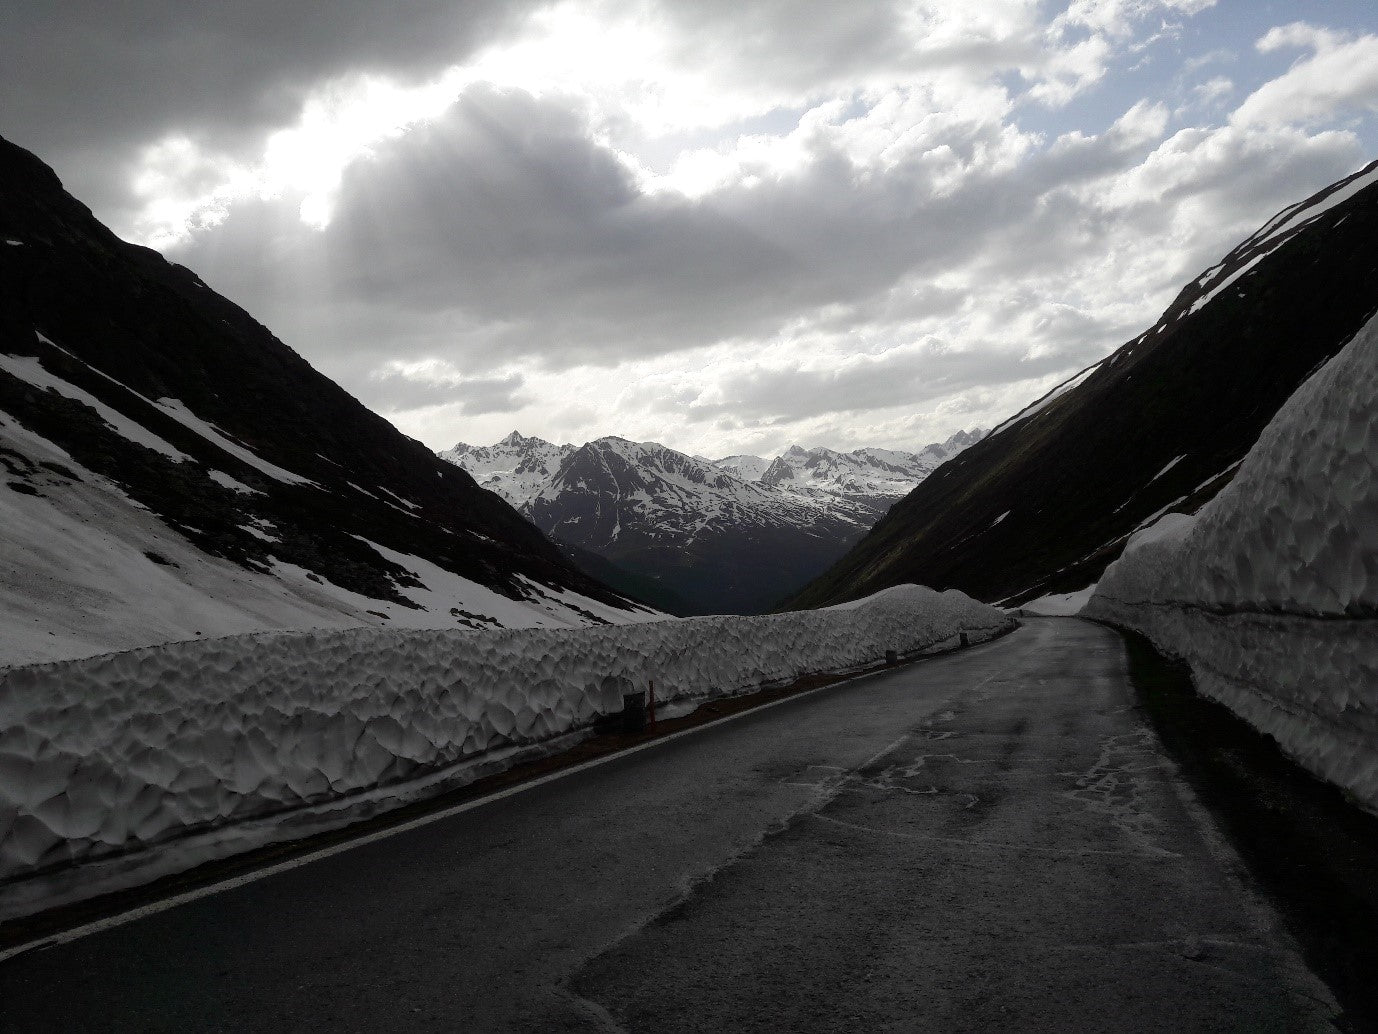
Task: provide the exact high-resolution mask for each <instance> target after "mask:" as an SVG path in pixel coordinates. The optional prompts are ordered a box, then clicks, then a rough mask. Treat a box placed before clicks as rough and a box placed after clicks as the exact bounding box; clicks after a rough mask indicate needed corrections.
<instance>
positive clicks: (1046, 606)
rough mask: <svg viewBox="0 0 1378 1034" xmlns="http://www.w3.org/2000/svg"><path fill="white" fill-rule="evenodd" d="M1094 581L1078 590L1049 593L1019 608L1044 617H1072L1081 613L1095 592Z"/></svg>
mask: <svg viewBox="0 0 1378 1034" xmlns="http://www.w3.org/2000/svg"><path fill="white" fill-rule="evenodd" d="M1095 591H1096V586H1095V584H1094V583H1092V584H1091V585H1088V586H1087V587H1086V588H1084V589H1078V590H1077V591H1076V592H1062V593H1049V594H1048V595H1046V596H1040V597H1038V599H1036V600H1029V602H1028V603H1024V604H1021V605H1020V606H1019V607H1018V608H1016V609H1018V610H1020V611H1022V612H1023V613H1025V614H1040V615H1042V616H1044V617H1072V616H1074V615H1076V614H1080V613H1081V612H1082V610H1083V609H1084V608H1085V606H1086V604H1087V603H1088V602H1089V601H1090V599H1091V596H1092V595H1093V594H1094V593H1095Z"/></svg>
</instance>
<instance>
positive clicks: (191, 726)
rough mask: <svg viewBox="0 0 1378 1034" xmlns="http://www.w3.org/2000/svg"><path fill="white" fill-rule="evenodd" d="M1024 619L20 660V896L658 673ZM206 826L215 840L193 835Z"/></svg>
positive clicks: (638, 631) (16, 902)
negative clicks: (46, 877) (42, 880)
mask: <svg viewBox="0 0 1378 1034" xmlns="http://www.w3.org/2000/svg"><path fill="white" fill-rule="evenodd" d="M1013 625H1014V622H1013V620H1012V619H1011V618H1009V617H1007V616H1006V615H1005V614H1003V613H1002V612H1000V611H998V610H996V609H994V608H992V607H988V606H986V605H984V604H980V603H977V602H975V601H973V600H972V599H970V598H969V597H967V596H965V595H963V594H961V593H958V592H945V593H937V592H934V591H932V590H929V589H922V588H918V587H914V586H905V587H901V588H899V589H892V590H889V591H887V592H885V593H882V594H879V595H878V596H876V597H875V598H872V599H871V600H868V601H864V602H863V603H862V604H861V605H858V606H855V607H852V608H849V609H836V610H828V611H804V612H796V613H788V614H778V615H766V616H761V617H705V618H694V619H688V620H667V621H659V622H652V623H648V624H640V625H621V626H607V627H593V628H579V629H519V630H495V631H488V632H469V631H464V632H458V631H453V630H445V631H406V630H384V629H373V628H357V629H348V630H342V631H326V632H316V633H261V634H255V635H245V636H232V637H228V638H223V639H215V640H198V641H190V642H183V643H174V644H170V645H166V646H159V647H147V648H143V649H136V650H130V651H127V652H124V653H116V654H108V655H104V656H100V657H91V658H85V659H81V660H74V661H66V662H60V663H50V664H39V665H32V666H28V667H18V668H11V669H8V670H5V671H0V887H3V886H4V885H5V884H8V886H7V887H5V888H4V894H3V897H5V898H7V899H8V903H7V904H4V905H0V916H3V915H4V914H5V913H6V912H8V913H11V914H13V913H15V912H18V911H24V910H32V909H33V908H35V907H40V906H41V905H43V904H48V903H52V897H53V893H52V892H50V891H49V890H42V889H40V890H37V891H36V890H34V889H33V887H35V886H38V884H34V883H33V881H32V878H33V877H38V876H42V875H43V874H44V873H53V872H55V871H60V870H66V871H68V872H70V871H71V870H72V867H73V866H83V865H86V864H89V863H98V862H100V861H101V860H102V859H112V858H121V857H122V858H124V859H128V858H129V856H131V855H135V856H140V855H141V856H144V860H147V856H149V855H158V854H160V853H161V854H163V855H164V856H165V857H166V856H168V855H169V852H168V851H167V850H165V849H167V848H169V847H172V848H175V851H173V852H172V853H178V855H179V859H180V860H179V862H178V866H180V867H185V866H189V865H191V864H194V863H196V862H199V861H203V860H205V858H206V857H210V856H215V855H217V854H225V853H229V852H230V851H232V850H236V849H243V848H244V847H246V846H249V845H250V844H252V843H254V842H257V843H265V842H271V841H272V840H275V839H283V838H284V837H290V836H293V835H299V834H294V833H291V832H288V833H284V832H282V822H281V819H282V817H284V816H291V815H293V814H299V813H301V812H302V811H303V810H310V809H312V808H318V807H321V806H328V807H330V808H332V809H337V807H338V805H339V804H340V802H342V801H346V802H347V801H348V800H349V799H350V798H351V797H352V796H357V795H366V794H367V792H368V791H371V790H376V788H378V787H380V786H385V787H386V786H391V787H395V788H405V786H415V785H416V783H417V782H418V780H420V781H427V780H431V778H432V777H433V776H434V774H435V773H436V772H437V771H441V770H445V769H450V768H453V767H454V766H456V765H461V764H463V763H467V762H470V761H472V760H473V759H479V758H482V757H485V756H491V755H492V754H493V753H494V752H500V751H501V750H502V749H503V748H510V747H512V746H514V745H521V744H531V743H537V742H540V741H548V740H550V739H551V738H553V737H557V736H560V735H561V734H565V733H569V732H571V731H573V730H577V729H580V728H582V727H587V726H589V725H590V724H591V722H592V721H593V720H594V719H595V717H596V716H598V715H599V714H601V713H608V712H613V711H617V710H619V709H620V708H621V705H622V694H623V692H624V691H630V690H633V689H642V688H645V686H646V682H647V680H648V679H654V680H655V683H656V694H657V697H658V699H660V700H664V701H672V700H675V699H687V698H694V697H707V696H711V695H716V694H722V693H735V692H743V691H748V690H752V689H755V688H757V687H759V686H761V685H764V684H770V683H779V682H784V681H789V680H793V679H795V678H797V677H799V676H801V675H804V674H808V673H813V672H819V671H842V670H854V669H859V668H863V667H865V666H867V665H870V664H873V663H875V662H877V661H879V660H882V659H883V658H884V656H885V653H886V651H887V650H896V651H899V652H901V653H908V652H913V651H921V650H925V649H928V648H933V647H936V646H940V645H943V644H946V643H949V642H952V641H954V640H955V637H957V636H958V634H959V633H960V632H967V633H968V634H969V635H970V636H971V637H972V638H973V639H975V640H980V639H983V638H987V637H989V636H992V635H995V634H997V633H999V632H1001V631H1005V630H1008V629H1009V628H1011V627H1013ZM461 781H462V780H461ZM391 796H392V800H393V801H394V803H395V801H396V800H397V799H399V798H405V797H406V796H407V794H406V793H405V792H404V790H403V789H399V791H398V792H397V793H395V794H392V795H391ZM412 796H415V794H413V795H412ZM370 810H378V806H377V798H376V796H375V797H374V798H373V799H372V802H371V804H370ZM265 817H266V818H267V819H268V820H269V821H267V822H264V821H262V820H264V819H265ZM348 817H349V815H348V812H347V809H345V810H344V811H342V812H339V813H338V815H337V821H335V822H334V824H336V825H339V824H343V822H344V821H345V820H346V819H347V818H348ZM246 823H247V824H253V823H257V826H256V828H255V831H254V832H252V833H251V834H247V835H245V836H239V837H233V836H231V837H226V836H224V835H223V832H224V830H225V829H227V828H231V829H232V828H234V827H241V828H244V827H245V824H246ZM207 831H220V832H219V834H218V835H217V836H214V837H206V836H204V834H206V833H207ZM193 834H194V835H198V836H202V838H203V841H204V843H202V845H201V846H200V847H199V848H197V849H195V850H191V851H188V850H187V849H186V846H185V845H186V840H187V838H188V836H189V835H193ZM179 844H180V846H178V845H179ZM227 845H228V846H227ZM121 864H123V863H121ZM83 871H85V872H89V870H83ZM162 871H166V866H164V868H163V870H162ZM144 878H147V877H146V876H145V877H144ZM75 879H78V880H81V879H82V872H81V871H79V872H78V873H77V876H76V877H75ZM26 880H27V881H28V882H29V884H30V885H29V887H28V888H25V887H22V886H18V885H19V884H23V883H24V882H25V881H26ZM90 882H91V881H90V880H84V881H83V882H82V887H84V888H87V889H88V890H89V886H90ZM126 882H133V881H126ZM43 886H47V885H46V884H44V885H43ZM70 891H71V881H70V880H69V885H68V891H67V892H68V894H69V896H70ZM45 895H46V897H45Z"/></svg>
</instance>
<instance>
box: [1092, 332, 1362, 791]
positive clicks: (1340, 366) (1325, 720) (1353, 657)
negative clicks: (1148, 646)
mask: <svg viewBox="0 0 1378 1034" xmlns="http://www.w3.org/2000/svg"><path fill="white" fill-rule="evenodd" d="M1085 613H1086V614H1087V616H1090V617H1098V618H1102V619H1105V620H1109V621H1111V622H1114V623H1117V624H1121V625H1125V626H1128V627H1131V628H1135V629H1138V630H1140V631H1142V632H1143V633H1145V634H1146V635H1147V636H1148V637H1149V638H1150V639H1152V640H1153V641H1154V643H1155V644H1157V645H1158V646H1159V647H1160V648H1161V649H1163V650H1165V651H1166V652H1169V653H1171V654H1174V655H1176V656H1179V657H1182V658H1184V659H1185V660H1187V661H1188V662H1189V663H1190V664H1191V667H1192V670H1193V673H1194V674H1195V677H1196V682H1197V686H1198V688H1199V689H1200V690H1201V692H1203V693H1205V694H1206V695H1208V696H1211V697H1214V698H1215V699H1217V700H1219V701H1221V702H1222V703H1224V704H1226V705H1227V706H1229V707H1230V708H1232V709H1233V710H1234V711H1236V712H1237V713H1239V714H1240V715H1242V716H1243V717H1244V718H1246V719H1247V720H1248V721H1250V722H1251V723H1252V724H1254V725H1255V726H1256V727H1258V728H1259V729H1262V730H1263V731H1264V732H1267V733H1269V734H1271V735H1272V736H1274V737H1276V738H1277V740H1278V741H1279V742H1280V743H1281V744H1282V745H1283V747H1284V748H1285V749H1286V750H1287V751H1289V752H1290V753H1291V754H1292V755H1293V756H1294V757H1296V758H1297V760H1298V761H1299V762H1301V763H1302V764H1303V765H1305V766H1306V767H1308V768H1309V769H1311V770H1312V771H1313V772H1315V773H1316V774H1318V775H1320V776H1321V777H1323V778H1325V779H1328V780H1330V781H1332V782H1334V783H1337V784H1338V785H1340V786H1343V787H1345V788H1346V789H1348V790H1350V791H1351V792H1352V793H1354V794H1355V795H1356V797H1357V798H1358V799H1359V800H1360V801H1362V802H1363V803H1364V804H1365V805H1366V806H1367V807H1368V808H1370V809H1372V810H1375V811H1378V319H1375V320H1374V321H1371V322H1370V323H1369V324H1368V326H1366V327H1365V328H1364V329H1363V330H1362V331H1360V332H1359V334H1358V335H1356V336H1355V338H1354V339H1353V340H1352V341H1351V342H1350V343H1349V344H1348V345H1347V346H1346V347H1345V349H1344V350H1343V351H1341V352H1340V353H1339V354H1338V355H1337V356H1336V357H1335V358H1334V359H1333V360H1331V361H1330V362H1329V363H1327V364H1326V365H1325V366H1324V367H1323V368H1322V369H1321V370H1320V371H1319V372H1318V373H1316V374H1315V375H1313V376H1312V377H1311V378H1310V379H1309V380H1308V381H1307V382H1306V383H1305V384H1303V385H1302V386H1301V387H1300V388H1298V389H1297V392H1296V393H1295V394H1294V395H1293V396H1292V397H1291V398H1290V399H1289V400H1288V401H1287V403H1286V404H1285V405H1284V406H1283V407H1282V409H1281V410H1280V411H1279V412H1278V414H1277V416H1276V417H1275V418H1274V419H1273V421H1272V422H1271V423H1270V424H1269V425H1268V426H1267V427H1266V428H1265V429H1264V431H1263V434H1262V435H1261V436H1260V438H1259V440H1258V443H1257V444H1256V445H1255V446H1254V448H1253V450H1252V451H1251V452H1250V453H1249V455H1248V457H1247V458H1246V459H1245V461H1244V463H1243V465H1242V466H1241V467H1240V469H1239V473H1238V474H1237V475H1236V476H1235V479H1234V481H1233V482H1232V483H1231V484H1230V485H1229V486H1228V487H1227V488H1225V489H1224V490H1223V491H1222V492H1221V493H1220V495H1219V496H1217V497H1216V498H1215V499H1214V500H1212V501H1211V502H1210V503H1208V504H1207V505H1206V506H1205V507H1203V508H1202V509H1201V511H1200V512H1199V513H1198V514H1197V515H1196V516H1195V517H1189V516H1185V515H1182V514H1168V515H1166V516H1165V517H1164V518H1163V519H1162V520H1161V521H1159V522H1158V523H1157V524H1155V525H1153V526H1152V527H1151V528H1147V529H1145V530H1144V531H1142V532H1140V533H1139V534H1138V535H1136V536H1135V537H1134V538H1132V539H1131V540H1130V541H1129V543H1128V545H1127V546H1126V549H1125V552H1124V555H1123V556H1122V557H1121V558H1120V560H1119V561H1117V562H1116V563H1115V564H1113V565H1112V566H1111V567H1110V568H1109V570H1108V571H1107V572H1106V575H1105V577H1104V578H1103V579H1102V580H1101V582H1100V588H1099V589H1098V591H1097V592H1096V594H1095V596H1094V597H1093V598H1092V600H1091V602H1090V604H1089V605H1088V606H1087V608H1086V611H1085Z"/></svg>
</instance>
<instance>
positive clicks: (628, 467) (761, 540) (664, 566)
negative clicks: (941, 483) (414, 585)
mask: <svg viewBox="0 0 1378 1034" xmlns="http://www.w3.org/2000/svg"><path fill="white" fill-rule="evenodd" d="M982 433H983V432H980V431H979V430H978V431H974V432H963V433H962V434H961V435H954V436H953V438H951V439H949V440H948V441H947V442H945V443H943V444H941V445H932V446H929V447H927V448H926V449H925V450H923V452H921V453H906V452H898V451H893V450H885V449H870V450H867V449H859V450H857V451H855V452H851V453H841V452H836V451H834V450H832V449H825V448H815V449H804V448H803V447H801V446H799V445H792V446H790V447H789V448H788V449H786V450H785V451H784V452H783V453H781V454H780V455H778V456H776V457H774V458H773V459H769V460H767V459H765V458H763V457H760V456H751V455H746V454H738V455H734V456H728V457H725V458H724V459H721V460H717V461H709V460H705V459H703V458H702V457H697V456H690V455H687V454H685V453H682V452H677V451H676V450H674V449H670V448H667V447H666V446H664V445H660V444H658V443H656V442H634V441H630V440H628V439H626V438H621V437H618V436H616V435H610V436H607V437H604V438H598V439H595V440H594V441H591V442H587V443H585V444H584V445H580V446H574V445H552V444H551V443H549V442H546V441H543V440H542V439H539V438H532V437H527V436H524V435H522V434H520V433H517V432H513V433H512V434H510V435H508V436H507V437H506V438H504V439H503V440H502V441H500V442H498V443H497V444H496V445H491V446H478V447H475V446H469V445H464V444H459V445H456V446H455V447H454V448H453V449H449V450H447V451H446V452H443V453H441V456H442V457H443V458H444V459H447V460H450V461H451V462H453V463H457V464H459V465H460V466H462V467H464V468H465V469H466V470H468V471H469V472H470V473H471V474H472V475H473V476H474V478H475V479H476V480H477V481H478V482H479V484H481V485H483V486H484V487H485V488H489V489H491V490H493V491H494V492H497V493H498V494H499V495H501V496H503V498H505V499H507V500H508V501H509V502H510V503H512V505H513V506H515V507H517V508H518V510H520V511H521V512H522V513H523V514H525V515H526V516H527V518H528V519H530V520H531V521H532V522H533V523H535V524H536V525H537V526H538V527H540V528H541V529H542V530H543V531H545V532H546V533H547V534H549V535H551V536H552V537H554V538H556V539H558V540H560V541H562V542H564V543H566V544H568V545H570V546H572V547H574V548H575V549H577V550H583V551H585V552H586V553H594V554H597V555H598V556H599V557H602V558H603V559H604V560H611V561H613V562H615V563H616V564H618V565H620V566H621V567H623V568H625V569H628V570H630V571H632V572H633V573H634V574H638V575H642V576H645V577H649V578H651V579H655V580H656V581H659V582H661V583H662V584H663V585H664V586H667V587H668V588H670V589H671V590H673V591H674V592H675V593H676V594H677V595H679V596H680V597H681V598H683V599H684V600H685V601H686V602H687V609H690V610H695V611H699V612H703V611H715V610H718V611H720V610H734V609H736V610H750V609H760V608H763V607H766V606H769V605H770V604H772V603H774V602H775V601H776V600H777V599H779V598H780V597H781V596H783V595H784V593H785V592H788V591H789V590H790V588H791V587H792V586H791V585H790V582H792V581H794V580H796V579H798V578H800V577H801V574H802V576H804V577H807V575H808V571H809V568H811V567H814V566H816V565H820V564H823V563H826V562H828V560H829V559H830V558H834V557H836V556H840V555H841V551H842V550H844V549H845V548H846V547H847V545H849V544H850V543H852V542H854V541H856V539H857V538H858V537H859V536H860V535H861V534H862V533H864V532H865V531H866V530H867V529H868V528H870V527H871V525H872V524H874V523H875V522H876V520H877V519H879V517H880V516H881V515H882V514H884V513H885V511H886V510H888V509H889V507H890V505H891V504H892V503H893V502H895V500H897V499H899V498H900V497H902V496H903V495H905V494H906V493H908V492H909V491H910V490H911V489H912V488H913V487H914V486H915V485H916V484H918V483H919V482H920V481H921V480H923V479H924V478H925V477H927V476H928V474H929V473H931V472H932V471H933V470H934V469H935V468H936V467H937V466H938V465H939V464H940V463H941V462H942V461H943V459H945V458H946V453H947V452H948V451H949V450H950V451H952V452H953V453H955V451H957V450H958V447H959V445H960V443H961V442H963V441H965V440H968V439H970V440H975V439H976V438H979V437H980V435H981V434H982ZM748 559H749V560H750V561H751V562H750V563H747V560H748ZM753 568H754V569H755V570H752V569H753ZM820 569H821V568H820ZM643 591H644V590H643Z"/></svg>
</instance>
